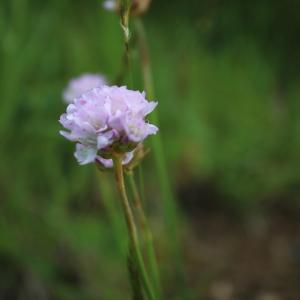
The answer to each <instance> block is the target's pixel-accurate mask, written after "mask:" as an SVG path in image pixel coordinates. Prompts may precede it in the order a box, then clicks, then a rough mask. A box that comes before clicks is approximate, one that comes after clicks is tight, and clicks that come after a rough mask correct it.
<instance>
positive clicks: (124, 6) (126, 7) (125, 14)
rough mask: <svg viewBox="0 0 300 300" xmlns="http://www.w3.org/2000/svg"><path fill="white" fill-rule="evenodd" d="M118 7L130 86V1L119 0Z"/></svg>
mask: <svg viewBox="0 0 300 300" xmlns="http://www.w3.org/2000/svg"><path fill="white" fill-rule="evenodd" d="M119 6H120V10H119V11H120V24H121V28H122V31H123V35H124V46H125V62H126V65H127V70H128V75H129V83H130V84H129V85H130V86H131V85H132V81H133V79H132V71H131V58H130V47H129V41H130V29H129V16H130V9H131V0H119Z"/></svg>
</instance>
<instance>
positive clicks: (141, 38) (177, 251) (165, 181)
mask: <svg viewBox="0 0 300 300" xmlns="http://www.w3.org/2000/svg"><path fill="white" fill-rule="evenodd" d="M135 29H136V35H137V40H138V44H139V53H140V60H141V70H142V75H143V80H144V88H145V91H146V94H147V96H148V98H149V99H150V100H152V99H154V96H155V95H154V85H153V77H152V70H151V62H150V55H149V51H148V45H147V37H146V31H145V28H144V24H143V22H142V20H141V19H140V18H136V19H135ZM150 120H151V121H153V122H154V123H156V124H157V125H158V123H159V118H158V114H157V111H153V113H152V114H151V116H150ZM152 147H153V153H154V160H155V165H156V169H157V176H158V182H159V184H160V189H161V194H162V200H163V208H164V215H165V222H166V225H167V227H168V232H169V234H170V242H171V245H172V251H174V252H173V254H174V256H175V263H176V265H177V271H178V274H179V276H180V282H181V284H182V290H181V292H182V299H190V298H191V295H190V292H189V291H188V289H187V287H186V277H185V272H184V267H183V264H182V254H181V247H180V241H179V238H178V227H179V226H180V224H178V223H179V222H178V221H179V220H178V212H177V207H176V203H175V197H174V195H173V192H172V187H171V182H170V180H169V176H168V175H169V174H168V171H167V163H166V159H165V153H164V151H163V143H162V140H161V134H159V135H157V136H156V137H155V138H153V139H152Z"/></svg>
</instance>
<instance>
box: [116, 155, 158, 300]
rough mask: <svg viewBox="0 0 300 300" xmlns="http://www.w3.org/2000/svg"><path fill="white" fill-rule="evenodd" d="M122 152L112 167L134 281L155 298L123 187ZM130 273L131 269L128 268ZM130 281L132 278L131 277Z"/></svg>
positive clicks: (152, 299)
mask: <svg viewBox="0 0 300 300" xmlns="http://www.w3.org/2000/svg"><path fill="white" fill-rule="evenodd" d="M122 156H123V155H122V154H118V153H116V154H115V155H114V157H113V161H114V169H115V177H116V184H117V187H118V190H119V193H120V196H121V197H120V198H121V205H122V209H123V213H124V217H125V221H126V225H127V229H128V234H129V253H130V255H131V258H132V262H131V263H134V264H135V266H134V267H136V270H137V271H138V272H137V274H138V275H137V276H138V278H136V282H139V280H141V282H142V284H143V287H144V289H145V293H146V295H147V297H148V299H149V300H155V297H154V292H153V290H152V287H151V285H150V280H149V277H148V274H147V271H146V268H145V265H144V261H143V257H142V253H141V251H140V245H139V239H138V234H137V229H136V225H135V221H134V216H133V212H132V210H131V207H130V204H129V201H128V197H127V193H126V188H125V182H124V172H123V166H122V159H123V157H122ZM129 271H130V272H131V274H132V271H131V270H129ZM131 281H132V279H131ZM132 288H133V291H134V290H135V289H136V287H135V286H132Z"/></svg>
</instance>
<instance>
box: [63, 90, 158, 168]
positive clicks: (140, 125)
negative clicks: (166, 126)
mask: <svg viewBox="0 0 300 300" xmlns="http://www.w3.org/2000/svg"><path fill="white" fill-rule="evenodd" d="M156 105H157V103H156V102H148V101H147V100H146V99H145V93H144V92H143V93H140V92H139V91H132V90H129V89H127V88H126V87H124V86H122V87H118V86H111V87H109V86H102V87H99V88H94V89H92V90H89V91H87V92H85V93H83V94H82V95H80V96H79V97H78V98H75V99H74V101H73V102H72V103H70V104H69V105H68V107H67V111H66V113H64V114H62V115H61V117H60V120H59V121H60V123H61V124H62V125H63V126H64V127H65V128H66V129H67V131H60V134H61V135H63V136H64V137H65V138H67V139H68V140H70V141H73V142H76V143H77V144H76V151H75V158H76V159H77V161H78V162H79V164H81V165H84V164H88V163H93V162H97V163H100V164H102V165H103V166H104V167H106V168H109V167H112V166H113V162H112V156H113V154H114V153H122V154H124V159H123V163H124V164H126V163H128V162H129V161H130V160H131V159H132V157H133V151H134V149H135V148H136V147H137V145H138V144H139V143H140V142H142V141H143V140H144V139H145V138H146V137H147V136H149V135H151V134H156V132H157V131H158V128H157V127H156V126H155V125H152V124H149V123H148V122H147V121H145V117H146V116H147V115H148V114H149V113H151V112H152V111H153V109H154V108H155V107H156Z"/></svg>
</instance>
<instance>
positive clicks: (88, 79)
mask: <svg viewBox="0 0 300 300" xmlns="http://www.w3.org/2000/svg"><path fill="white" fill-rule="evenodd" d="M105 84H106V79H105V78H104V77H103V76H101V75H98V74H83V75H81V76H79V77H76V78H74V79H72V80H71V81H70V82H69V84H68V86H67V87H66V89H65V90H64V92H63V98H64V100H65V101H66V102H67V103H71V102H72V101H73V100H74V99H75V98H77V97H79V96H80V95H81V94H83V93H85V92H87V91H88V90H91V89H93V88H95V87H101V86H103V85H105Z"/></svg>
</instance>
